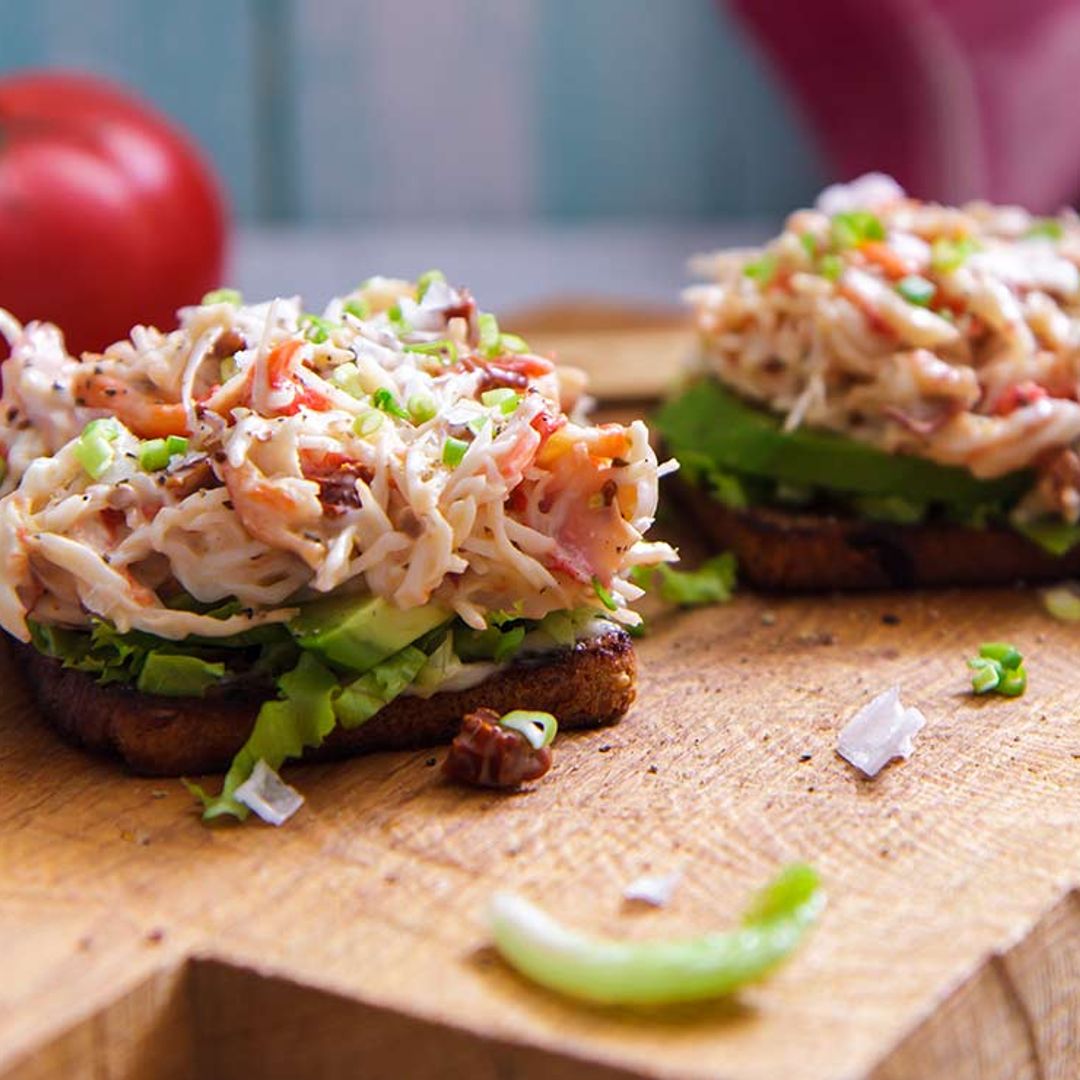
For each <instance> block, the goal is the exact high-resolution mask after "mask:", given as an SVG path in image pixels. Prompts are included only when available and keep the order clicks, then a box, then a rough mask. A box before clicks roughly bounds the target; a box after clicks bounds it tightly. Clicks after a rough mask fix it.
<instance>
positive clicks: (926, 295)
mask: <svg viewBox="0 0 1080 1080" xmlns="http://www.w3.org/2000/svg"><path fill="white" fill-rule="evenodd" d="M896 291H897V292H898V293H899V294H900V295H901V296H902V297H903V298H904V299H905V300H906V301H907V302H908V303H909V304H914V305H915V306H916V307H926V305H927V304H929V303H930V301H931V300H933V298H934V293H936V292H937V286H936V285H935V284H934V283H933V282H932V281H928V280H927V279H926V278H924V277H922V276H921V275H919V274H908V275H907V277H903V278H901V279H900V280H899V281H898V282H897V283H896Z"/></svg>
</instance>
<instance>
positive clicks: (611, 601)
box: [592, 577, 618, 611]
mask: <svg viewBox="0 0 1080 1080" xmlns="http://www.w3.org/2000/svg"><path fill="white" fill-rule="evenodd" d="M592 587H593V592H595V593H596V595H597V597H598V598H599V600H600V603H601V604H603V605H604V607H606V608H607V609H608V611H614V610H615V609H616V608H617V607H618V604H616V603H615V597H614V596H612V595H611V593H610V591H609V590H608V589H606V588H604V585H603V583H602V582H601V580H600V579H599V578H598V577H594V578H593V579H592Z"/></svg>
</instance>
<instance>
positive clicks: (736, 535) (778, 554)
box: [673, 477, 1080, 592]
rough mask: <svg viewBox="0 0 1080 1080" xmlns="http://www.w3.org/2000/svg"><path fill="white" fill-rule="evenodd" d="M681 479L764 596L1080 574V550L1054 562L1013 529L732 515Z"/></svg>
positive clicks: (689, 498) (697, 511) (755, 510)
mask: <svg viewBox="0 0 1080 1080" xmlns="http://www.w3.org/2000/svg"><path fill="white" fill-rule="evenodd" d="M673 480H674V484H673V486H674V488H675V490H676V494H677V497H678V499H679V500H680V502H681V503H683V504H684V505H685V506H686V508H687V509H688V510H689V511H690V513H692V514H693V516H694V517H695V518H696V519H697V521H698V522H699V524H700V526H701V528H702V530H703V532H704V533H705V535H706V536H707V537H708V539H709V540H710V541H711V542H712V543H713V544H714V545H715V546H716V547H717V548H723V549H726V550H729V551H733V552H734V553H735V556H736V558H737V559H738V560H739V577H740V578H741V579H742V580H744V581H746V582H748V583H749V584H751V585H754V586H755V587H757V588H759V589H773V590H776V591H783V592H823V591H827V590H830V589H852V590H855V589H890V588H916V587H919V586H941V585H1008V584H1012V583H1014V582H1017V581H1052V580H1055V579H1060V578H1064V577H1070V576H1073V575H1077V574H1080V548H1074V549H1073V550H1072V551H1070V552H1069V553H1068V554H1067V555H1064V556H1061V557H1055V556H1053V555H1050V554H1048V553H1047V552H1045V551H1043V549H1042V548H1040V547H1039V546H1038V545H1037V544H1033V543H1032V542H1031V541H1030V540H1028V539H1026V538H1025V537H1023V536H1021V535H1020V534H1019V533H1017V532H1014V531H1013V530H1012V529H1006V528H988V529H973V528H967V527H965V526H962V525H950V524H947V523H931V524H925V525H892V524H885V523H882V522H873V521H865V520H862V519H859V518H855V517H841V516H838V515H826V514H816V513H806V512H797V511H788V510H779V509H775V508H772V507H749V508H747V509H745V510H733V509H731V508H730V507H727V506H724V505H722V504H721V503H719V502H717V501H716V500H715V499H712V498H710V497H709V496H708V495H706V494H704V493H703V492H701V491H698V490H697V489H696V488H693V487H691V486H689V485H688V484H686V483H684V482H683V481H681V480H680V479H679V478H678V477H674V478H673Z"/></svg>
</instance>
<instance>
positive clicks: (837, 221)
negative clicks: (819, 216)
mask: <svg viewBox="0 0 1080 1080" xmlns="http://www.w3.org/2000/svg"><path fill="white" fill-rule="evenodd" d="M830 230H831V233H832V241H833V243H834V244H835V245H836V246H837V247H838V248H840V249H841V250H843V249H844V248H853V247H858V246H859V245H860V244H864V243H866V241H867V240H884V239H885V226H884V225H882V224H881V219H880V218H879V217H878V216H877V215H876V214H871V213H870V211H869V210H848V211H846V212H844V213H840V214H833V217H832V223H831V226H830Z"/></svg>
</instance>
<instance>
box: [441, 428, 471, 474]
mask: <svg viewBox="0 0 1080 1080" xmlns="http://www.w3.org/2000/svg"><path fill="white" fill-rule="evenodd" d="M468 449H469V444H468V443H467V442H466V441H465V440H464V439H455V438H454V437H453V435H448V436H447V437H446V442H444V443H443V448H442V459H443V464H444V465H449V466H450V467H451V468H452V469H453V468H457V466H458V465H460V464H461V462H462V461H463V460H464V458H465V451H466V450H468Z"/></svg>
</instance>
